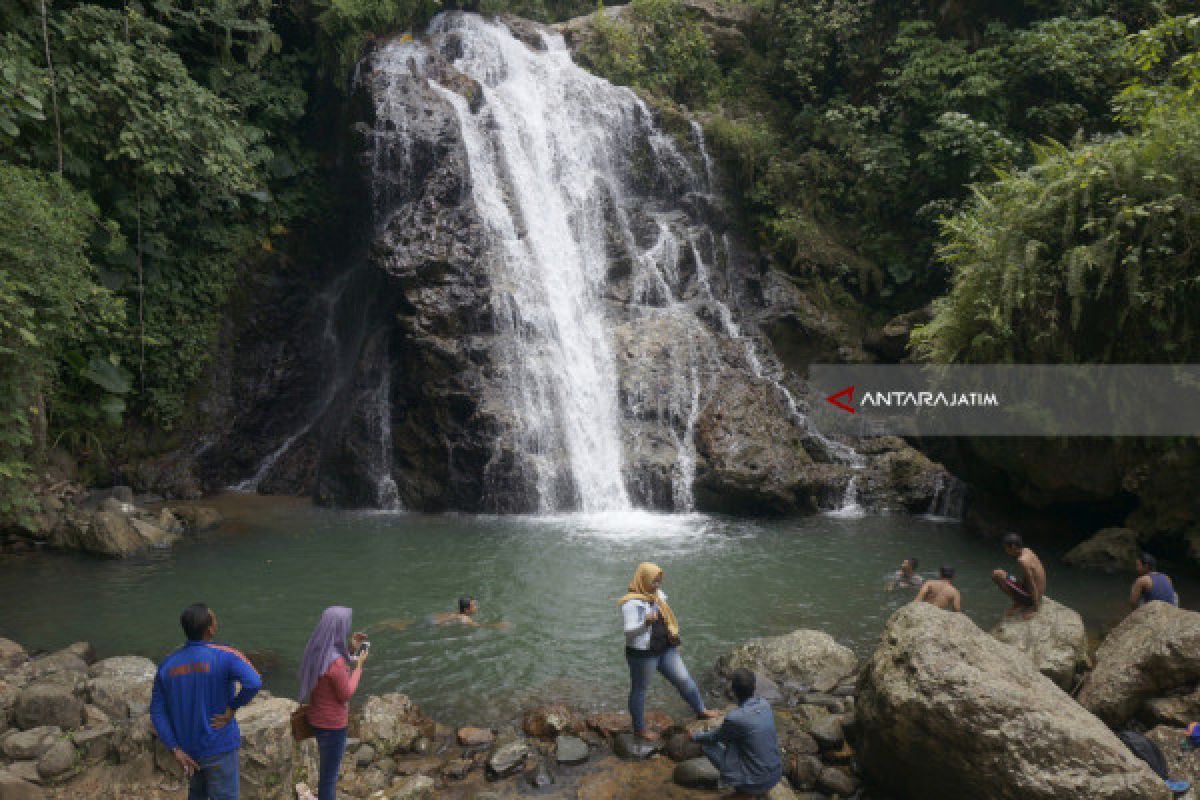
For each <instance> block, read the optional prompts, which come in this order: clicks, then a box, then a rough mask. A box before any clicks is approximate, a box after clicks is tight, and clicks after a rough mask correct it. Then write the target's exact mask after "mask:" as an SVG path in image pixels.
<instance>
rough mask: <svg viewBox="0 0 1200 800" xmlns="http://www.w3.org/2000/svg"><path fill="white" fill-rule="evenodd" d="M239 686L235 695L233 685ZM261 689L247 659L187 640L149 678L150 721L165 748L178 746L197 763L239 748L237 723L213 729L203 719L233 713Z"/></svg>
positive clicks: (227, 649) (212, 645)
mask: <svg viewBox="0 0 1200 800" xmlns="http://www.w3.org/2000/svg"><path fill="white" fill-rule="evenodd" d="M235 682H236V683H238V684H241V689H240V690H239V691H236V692H235V686H234V684H235ZM261 688H262V678H260V677H259V675H258V673H257V672H256V671H255V669H254V667H253V666H251V665H250V661H249V660H248V659H247V658H246V657H245V656H244V655H242V654H241V653H239V652H238V651H237V650H234V649H233V648H232V647H226V646H224V645H219V644H213V643H211V642H188V643H187V644H185V645H184V646H183V647H181V648H179V649H178V650H176V651H175V652H174V653H172V654H171V655H169V656H167V657H166V658H165V659H164V660H163V662H162V664H161V665H160V666H159V668H158V674H157V675H155V677H154V693H153V695H152V696H151V699H150V719H151V721H152V722H153V723H154V729H155V730H156V731H158V738H160V739H162V743H163V744H165V745H166V746H167V749H168V750H174V749H175V748H176V747H180V748H183V752H185V753H187V754H188V755H189V756H191V757H192V758H194V759H196V760H197V761H201V760H202V759H206V758H211V757H212V756H219V755H221V754H223V753H228V752H230V751H231V750H237V749H238V747H239V746H240V745H241V741H242V734H241V731H239V730H238V725H237V720H236V719H234V720H230V722H229V724H228V725H226V726H225V727H224V728H221V729H220V730H216V731H214V730H213V729H212V726H211V725H209V723H208V721H209V719H210V718H211V717H214V716H216V715H217V714H220V713H222V712H223V711H224V710H225V709H226V708H232V709H233V710H235V711H236V710H237V709H239V708H241V707H242V706H244V705H246V704H247V703H249V702H250V700H251V699H252V698H253V697H254V695H255V694H256V693H257V692H258V690H259V689H261Z"/></svg>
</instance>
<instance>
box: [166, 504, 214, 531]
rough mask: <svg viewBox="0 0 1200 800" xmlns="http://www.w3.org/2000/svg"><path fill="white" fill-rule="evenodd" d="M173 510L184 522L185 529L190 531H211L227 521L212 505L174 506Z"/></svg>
mask: <svg viewBox="0 0 1200 800" xmlns="http://www.w3.org/2000/svg"><path fill="white" fill-rule="evenodd" d="M171 511H172V513H174V514H175V516H176V517H178V518H179V519H180V520H181V521H182V522H183V526H184V529H185V530H186V531H187V532H188V533H203V532H205V531H211V530H214V529H216V528H219V527H220V526H221V523H222V522H224V521H225V518H224V517H223V516H222V515H221V512H219V511H217V510H216V509H215V508H212V507H211V506H201V505H184V506H172V507H171Z"/></svg>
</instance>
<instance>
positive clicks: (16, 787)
mask: <svg viewBox="0 0 1200 800" xmlns="http://www.w3.org/2000/svg"><path fill="white" fill-rule="evenodd" d="M45 796H46V793H45V792H44V791H43V790H42V789H41V787H39V786H37V785H35V784H32V783H30V782H29V781H27V780H24V779H22V778H18V777H17V776H16V775H13V774H11V773H9V772H6V771H4V770H0V800H42V798H44V797H45Z"/></svg>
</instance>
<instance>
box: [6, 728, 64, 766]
mask: <svg viewBox="0 0 1200 800" xmlns="http://www.w3.org/2000/svg"><path fill="white" fill-rule="evenodd" d="M60 738H62V729H61V728H56V727H54V726H52V725H48V726H45V727H42V728H31V729H29V730H27V731H11V732H10V733H9V734H8V735H7V736H5V737H4V738H3V739H0V753H3V754H4V755H5V756H6V757H8V758H12V759H16V760H18V761H22V760H29V759H35V758H41V756H42V753H45V752H46V751H47V750H49V749H50V748H51V747H53V746H54V743H55V742H57V741H58V740H59V739H60Z"/></svg>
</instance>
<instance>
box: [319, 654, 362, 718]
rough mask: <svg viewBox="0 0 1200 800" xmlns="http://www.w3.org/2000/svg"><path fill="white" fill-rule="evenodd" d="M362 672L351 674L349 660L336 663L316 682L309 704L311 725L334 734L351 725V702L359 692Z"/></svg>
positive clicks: (340, 660) (342, 659) (340, 659)
mask: <svg viewBox="0 0 1200 800" xmlns="http://www.w3.org/2000/svg"><path fill="white" fill-rule="evenodd" d="M360 677H362V672H360V671H358V670H355V671H354V672H353V673H352V672H351V671H350V665H349V664H347V663H346V659H344V658H339V659H335V660H334V662H333V663H332V664H330V665H329V669H328V670H326V671H325V674H324V675H322V676H321V677H320V678H319V679H318V680H317V685H316V686H314V687H313V690H312V695H311V696H310V697H309V701H308V724H309V725H312V726H313V727H314V728H324V729H326V730H334V729H337V728H344V727H346V726H347V725H348V724H349V722H350V698H351V697H353V696H354V693H355V692H356V691H357V690H358V679H359V678H360Z"/></svg>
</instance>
